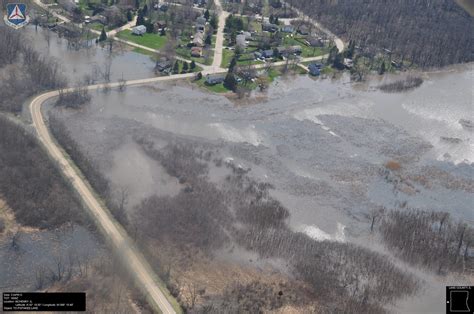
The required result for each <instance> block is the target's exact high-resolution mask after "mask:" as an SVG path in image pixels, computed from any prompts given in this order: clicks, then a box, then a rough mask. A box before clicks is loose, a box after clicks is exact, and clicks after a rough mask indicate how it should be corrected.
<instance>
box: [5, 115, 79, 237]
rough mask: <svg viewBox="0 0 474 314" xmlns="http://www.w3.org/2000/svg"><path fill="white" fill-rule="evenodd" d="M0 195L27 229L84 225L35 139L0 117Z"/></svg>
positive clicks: (76, 202)
mask: <svg viewBox="0 0 474 314" xmlns="http://www.w3.org/2000/svg"><path fill="white" fill-rule="evenodd" d="M0 152H2V153H1V154H0V195H1V196H2V198H4V199H5V200H6V201H7V203H8V205H9V206H10V207H11V208H12V210H13V211H14V213H15V217H16V219H17V221H18V222H19V223H21V224H23V225H26V226H32V227H38V228H44V229H55V228H57V227H59V226H61V225H63V224H64V223H66V222H77V223H81V224H84V223H85V222H86V221H87V217H85V215H84V211H83V209H82V205H81V204H80V201H79V200H78V199H77V197H76V196H75V195H74V193H73V192H72V191H71V189H70V188H69V185H68V183H67V182H66V181H65V179H64V178H63V177H62V176H61V174H60V172H59V169H57V168H56V167H55V166H54V165H53V164H52V163H51V161H50V159H49V157H48V155H47V154H46V152H45V151H44V150H43V148H42V147H41V145H40V144H39V143H38V141H37V140H36V138H35V137H34V136H33V135H31V134H29V133H28V132H26V131H25V130H24V129H23V128H22V127H21V126H19V125H17V124H15V123H13V122H11V121H9V120H8V119H7V118H5V117H3V116H1V115H0Z"/></svg>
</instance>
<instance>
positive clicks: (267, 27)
mask: <svg viewBox="0 0 474 314" xmlns="http://www.w3.org/2000/svg"><path fill="white" fill-rule="evenodd" d="M278 29H279V27H278V25H276V24H272V23H268V22H263V24H262V30H263V31H264V32H272V33H274V32H276V31H278Z"/></svg>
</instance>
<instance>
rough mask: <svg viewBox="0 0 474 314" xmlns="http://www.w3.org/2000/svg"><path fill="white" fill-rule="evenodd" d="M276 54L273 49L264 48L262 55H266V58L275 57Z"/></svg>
mask: <svg viewBox="0 0 474 314" xmlns="http://www.w3.org/2000/svg"><path fill="white" fill-rule="evenodd" d="M274 55H275V54H274V53H273V50H272V49H268V50H264V51H263V52H262V57H264V58H273V56H274Z"/></svg>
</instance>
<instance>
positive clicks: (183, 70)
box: [181, 62, 189, 73]
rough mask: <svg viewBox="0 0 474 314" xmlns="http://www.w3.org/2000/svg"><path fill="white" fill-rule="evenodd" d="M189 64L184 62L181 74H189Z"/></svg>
mask: <svg viewBox="0 0 474 314" xmlns="http://www.w3.org/2000/svg"><path fill="white" fill-rule="evenodd" d="M188 68H189V67H188V63H187V62H183V69H182V70H181V73H188Z"/></svg>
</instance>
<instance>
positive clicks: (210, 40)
mask: <svg viewBox="0 0 474 314" xmlns="http://www.w3.org/2000/svg"><path fill="white" fill-rule="evenodd" d="M204 43H205V44H206V46H210V45H212V35H211V34H208V35H207V36H206V39H205V40H204Z"/></svg>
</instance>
